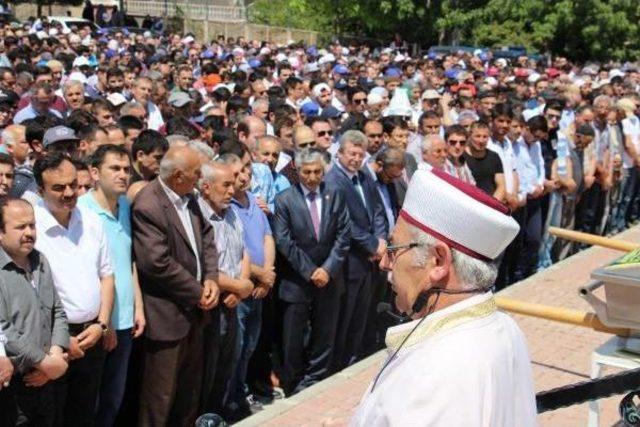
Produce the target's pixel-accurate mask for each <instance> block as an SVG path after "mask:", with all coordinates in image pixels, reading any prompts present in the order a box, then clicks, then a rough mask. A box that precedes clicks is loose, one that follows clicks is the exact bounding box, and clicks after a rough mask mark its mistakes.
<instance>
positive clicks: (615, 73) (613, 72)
mask: <svg viewBox="0 0 640 427" xmlns="http://www.w3.org/2000/svg"><path fill="white" fill-rule="evenodd" d="M624 76H625V74H624V72H623V71H621V70H620V69H618V68H614V69H612V70H611V71H609V78H610V79H612V78H614V77H623V78H624Z"/></svg>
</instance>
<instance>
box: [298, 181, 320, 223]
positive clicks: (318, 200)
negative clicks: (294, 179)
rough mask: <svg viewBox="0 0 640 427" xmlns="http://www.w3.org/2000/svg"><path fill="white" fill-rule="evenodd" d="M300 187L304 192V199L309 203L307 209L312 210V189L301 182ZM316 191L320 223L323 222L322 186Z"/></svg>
mask: <svg viewBox="0 0 640 427" xmlns="http://www.w3.org/2000/svg"><path fill="white" fill-rule="evenodd" d="M300 188H302V194H304V201H305V203H306V204H307V209H309V212H311V201H310V200H309V193H311V190H309V189H308V188H307V187H305V186H304V185H303V184H300ZM315 193H316V198H315V201H316V209H317V210H318V224H322V195H321V194H320V188H317V189H316V191H315Z"/></svg>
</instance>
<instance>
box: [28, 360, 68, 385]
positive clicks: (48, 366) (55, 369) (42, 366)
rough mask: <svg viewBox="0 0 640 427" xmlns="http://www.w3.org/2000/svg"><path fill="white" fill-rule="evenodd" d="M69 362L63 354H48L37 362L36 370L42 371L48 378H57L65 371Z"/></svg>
mask: <svg viewBox="0 0 640 427" xmlns="http://www.w3.org/2000/svg"><path fill="white" fill-rule="evenodd" d="M68 367H69V364H68V363H67V361H66V359H65V357H64V356H63V355H54V354H48V355H46V356H45V357H44V359H42V361H40V363H38V364H37V365H36V366H35V368H36V371H39V372H42V373H43V374H45V375H46V376H47V378H48V379H50V380H57V379H58V378H60V377H61V376H63V375H64V373H65V372H67V368H68Z"/></svg>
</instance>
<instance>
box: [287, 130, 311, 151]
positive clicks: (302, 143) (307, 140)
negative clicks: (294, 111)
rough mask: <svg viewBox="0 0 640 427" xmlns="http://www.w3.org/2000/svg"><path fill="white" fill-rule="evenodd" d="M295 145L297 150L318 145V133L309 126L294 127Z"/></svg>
mask: <svg viewBox="0 0 640 427" xmlns="http://www.w3.org/2000/svg"><path fill="white" fill-rule="evenodd" d="M292 136H293V145H294V146H295V148H296V150H299V149H301V148H311V147H314V146H315V145H316V133H315V132H314V131H313V129H311V128H310V127H309V126H298V127H296V128H295V129H293V135H292Z"/></svg>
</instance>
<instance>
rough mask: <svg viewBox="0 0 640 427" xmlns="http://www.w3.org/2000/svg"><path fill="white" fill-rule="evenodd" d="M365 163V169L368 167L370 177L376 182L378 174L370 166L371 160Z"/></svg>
mask: <svg viewBox="0 0 640 427" xmlns="http://www.w3.org/2000/svg"><path fill="white" fill-rule="evenodd" d="M366 163H367V165H366V167H367V169H369V172H371V178H373V181H374V182H378V174H377V173H376V171H374V170H373V168H372V167H371V163H372V162H366Z"/></svg>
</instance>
